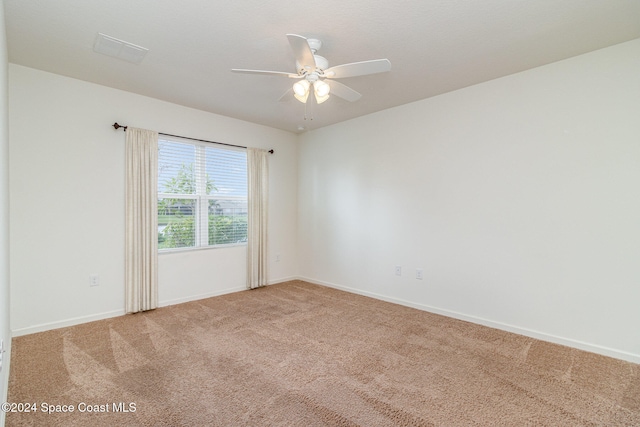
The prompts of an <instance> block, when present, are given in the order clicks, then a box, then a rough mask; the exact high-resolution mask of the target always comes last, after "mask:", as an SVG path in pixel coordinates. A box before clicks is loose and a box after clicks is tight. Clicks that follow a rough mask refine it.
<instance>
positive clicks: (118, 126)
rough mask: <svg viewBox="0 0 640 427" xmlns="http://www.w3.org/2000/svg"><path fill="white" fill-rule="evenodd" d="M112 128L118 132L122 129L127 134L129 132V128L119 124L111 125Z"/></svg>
mask: <svg viewBox="0 0 640 427" xmlns="http://www.w3.org/2000/svg"><path fill="white" fill-rule="evenodd" d="M111 126H113V128H114V129H115V130H118V129H120V128H122V129H123V130H124V131H125V132H126V131H127V126H122V125H119V124H118V122H115V123H114V124H113V125H111Z"/></svg>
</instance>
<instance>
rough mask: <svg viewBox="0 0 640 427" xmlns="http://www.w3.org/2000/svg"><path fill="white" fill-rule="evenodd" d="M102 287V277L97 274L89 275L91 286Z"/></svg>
mask: <svg viewBox="0 0 640 427" xmlns="http://www.w3.org/2000/svg"><path fill="white" fill-rule="evenodd" d="M98 285H100V276H98V275H97V274H90V275H89V286H98Z"/></svg>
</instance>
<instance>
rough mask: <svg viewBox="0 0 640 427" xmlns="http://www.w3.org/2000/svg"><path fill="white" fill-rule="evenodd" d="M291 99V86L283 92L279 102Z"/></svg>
mask: <svg viewBox="0 0 640 427" xmlns="http://www.w3.org/2000/svg"><path fill="white" fill-rule="evenodd" d="M289 99H293V89H292V88H289V89H288V90H287V91H286V92H285V93H283V94H282V96H281V97H280V98H278V102H285V101H288V100H289Z"/></svg>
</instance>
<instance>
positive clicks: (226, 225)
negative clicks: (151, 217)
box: [158, 139, 247, 251]
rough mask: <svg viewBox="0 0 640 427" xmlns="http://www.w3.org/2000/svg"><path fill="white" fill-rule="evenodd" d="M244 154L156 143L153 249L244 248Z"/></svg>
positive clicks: (187, 144) (178, 143)
mask: <svg viewBox="0 0 640 427" xmlns="http://www.w3.org/2000/svg"><path fill="white" fill-rule="evenodd" d="M246 241H247V154H246V152H245V151H244V150H233V149H227V148H218V147H217V146H212V145H210V144H206V145H205V144H198V143H193V142H185V141H182V140H173V139H171V140H168V139H160V140H159V141H158V249H159V250H161V251H166V250H173V249H186V248H203V247H215V246H220V245H233V244H246Z"/></svg>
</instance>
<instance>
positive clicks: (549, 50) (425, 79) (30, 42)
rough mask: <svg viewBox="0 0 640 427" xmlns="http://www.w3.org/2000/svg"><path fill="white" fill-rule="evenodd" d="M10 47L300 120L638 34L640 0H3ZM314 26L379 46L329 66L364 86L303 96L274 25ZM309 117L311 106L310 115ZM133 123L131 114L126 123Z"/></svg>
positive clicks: (336, 39) (331, 119) (395, 100)
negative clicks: (118, 45) (131, 57)
mask: <svg viewBox="0 0 640 427" xmlns="http://www.w3.org/2000/svg"><path fill="white" fill-rule="evenodd" d="M4 4H5V19H6V27H7V39H8V45H9V46H8V48H9V61H10V62H12V63H15V64H20V65H25V66H28V67H33V68H37V69H40V70H45V71H49V72H53V73H57V74H61V75H65V76H70V77H74V78H77V79H81V80H86V81H90V82H94V83H98V84H101V85H105V86H110V87H114V88H117V89H122V90H126V91H130V92H134V93H139V94H142V95H146V96H150V97H154V98H158V99H162V100H165V101H169V102H173V103H176V104H181V105H185V106H189V107H193V108H197V109H200V110H205V111H210V112H212V113H217V114H222V115H226V116H230V117H235V118H238V119H243V120H247V121H250V122H255V123H260V124H264V125H267V126H272V127H275V128H280V129H284V130H288V131H292V132H298V129H299V127H300V126H304V127H305V129H315V128H318V127H322V126H326V125H329V124H333V123H337V122H340V121H343V120H347V119H350V118H354V117H358V116H362V115H364V114H368V113H372V112H375V111H379V110H383V109H386V108H390V107H394V106H397V105H401V104H406V103H408V102H412V101H416V100H419V99H424V98H428V97H431V96H434V95H438V94H441V93H444V92H449V91H452V90H456V89H459V88H463V87H466V86H469V85H473V84H476V83H480V82H484V81H487V80H491V79H495V78H498V77H501V76H505V75H508V74H512V73H516V72H518V71H522V70H526V69H530V68H533V67H537V66H540V65H544V64H548V63H550V62H554V61H558V60H561V59H565V58H569V57H572V56H575V55H579V54H582V53H586V52H589V51H592V50H596V49H600V48H603V47H607V46H611V45H613V44H617V43H621V42H625V41H628V40H632V39H635V38H639V37H640V0H483V1H478V0H395V1H392V0H350V1H345V0H323V1H319V2H309V1H287V0H269V1H265V0H236V1H213V0H189V1H176V0H103V1H97V0H55V1H52V0H5V1H4ZM99 32H101V33H104V34H107V35H109V36H112V37H115V38H118V39H122V40H125V41H127V42H130V43H133V44H136V45H140V46H143V47H145V48H148V49H149V52H148V53H147V55H146V57H145V59H144V60H143V61H142V63H140V64H139V65H135V64H131V63H128V62H125V61H122V60H120V59H116V58H112V57H108V56H104V55H100V54H97V53H95V52H94V51H93V44H94V42H95V40H96V36H97V34H98V33H99ZM287 33H294V34H299V35H302V36H305V37H308V38H309V37H313V38H319V39H321V40H322V42H323V44H324V45H323V47H322V49H321V50H320V51H319V52H318V53H319V54H320V55H322V56H324V57H326V58H327V59H328V60H329V65H330V66H334V65H339V64H343V63H349V62H357V61H364V60H369V59H379V58H388V59H389V60H390V61H391V65H392V68H391V72H389V73H385V74H376V75H370V76H362V77H355V78H347V79H341V80H340V82H342V83H344V84H347V85H348V86H350V87H352V88H353V89H355V90H357V91H358V92H360V93H362V95H363V96H362V98H361V99H360V100H359V101H357V102H354V103H349V102H347V101H343V100H342V99H339V98H337V97H335V96H332V97H331V98H330V99H329V100H328V101H327V102H325V103H324V104H321V105H315V104H309V105H308V107H307V108H308V111H307V120H305V119H304V117H305V106H304V105H303V104H301V103H300V102H298V101H296V100H295V99H293V97H288V98H287V101H284V102H278V99H279V98H280V96H281V95H282V94H283V93H284V92H285V91H286V90H287V89H288V88H290V87H291V85H292V83H293V80H291V79H287V78H284V77H279V76H258V75H245V74H236V73H232V72H231V71H230V70H231V68H250V69H263V70H274V71H287V72H295V60H294V57H293V54H292V52H291V49H290V47H289V44H288V41H287V38H286V36H285V34H287ZM311 118H313V120H311ZM131 125H133V126H135V123H131Z"/></svg>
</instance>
